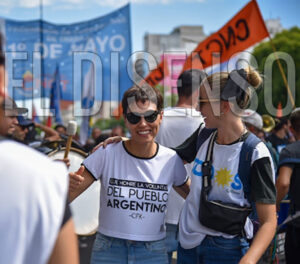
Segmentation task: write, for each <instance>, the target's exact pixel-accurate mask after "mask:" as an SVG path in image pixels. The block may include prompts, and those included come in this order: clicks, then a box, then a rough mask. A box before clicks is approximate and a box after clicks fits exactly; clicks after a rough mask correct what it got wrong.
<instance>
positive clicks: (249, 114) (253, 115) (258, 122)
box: [242, 109, 263, 129]
mask: <svg viewBox="0 0 300 264" xmlns="http://www.w3.org/2000/svg"><path fill="white" fill-rule="evenodd" d="M242 119H243V121H244V122H246V123H248V124H250V125H252V126H254V127H256V128H258V129H262V128H263V119H262V117H261V115H260V114H258V113H257V112H255V111H254V110H252V109H246V110H244V112H243V115H242Z"/></svg>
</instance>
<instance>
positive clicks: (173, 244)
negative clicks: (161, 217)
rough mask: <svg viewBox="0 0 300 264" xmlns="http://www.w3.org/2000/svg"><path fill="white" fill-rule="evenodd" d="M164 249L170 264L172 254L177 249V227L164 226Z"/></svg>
mask: <svg viewBox="0 0 300 264" xmlns="http://www.w3.org/2000/svg"><path fill="white" fill-rule="evenodd" d="M166 231H167V236H166V247H167V252H168V259H169V264H171V263H172V254H173V252H174V251H177V248H178V225H172V224H166Z"/></svg>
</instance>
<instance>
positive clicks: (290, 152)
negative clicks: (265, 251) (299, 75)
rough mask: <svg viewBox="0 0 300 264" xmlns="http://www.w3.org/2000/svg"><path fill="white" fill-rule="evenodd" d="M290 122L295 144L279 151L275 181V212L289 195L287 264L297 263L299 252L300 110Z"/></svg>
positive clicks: (286, 241) (295, 112) (297, 110)
mask: <svg viewBox="0 0 300 264" xmlns="http://www.w3.org/2000/svg"><path fill="white" fill-rule="evenodd" d="M290 122H291V131H292V133H293V134H294V136H295V139H296V142H294V143H291V144H289V145H287V146H286V147H285V148H284V149H283V150H282V151H281V153H280V157H279V165H278V178H277V181H276V188H277V201H276V204H277V210H278V211H279V209H280V202H281V201H282V199H283V198H284V197H285V196H286V195H287V194H288V193H289V196H290V200H291V202H290V208H289V215H290V218H291V219H292V218H294V220H292V221H289V222H288V224H287V225H286V236H285V247H284V248H285V259H286V263H287V264H290V263H298V261H299V250H300V217H299V215H300V192H299V190H300V178H299V176H300V108H296V109H295V110H294V111H293V112H292V114H291V116H290ZM296 215H298V217H296Z"/></svg>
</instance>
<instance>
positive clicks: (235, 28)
mask: <svg viewBox="0 0 300 264" xmlns="http://www.w3.org/2000/svg"><path fill="white" fill-rule="evenodd" d="M268 36H269V33H268V30H267V28H266V25H265V23H264V20H263V18H262V15H261V13H260V10H259V7H258V5H257V3H256V1H255V0H252V1H250V2H249V3H248V4H247V5H246V6H245V7H244V8H242V10H241V11H240V12H238V13H237V14H236V15H235V16H234V17H233V18H232V19H231V20H230V21H229V22H227V24H226V25H224V26H223V27H222V28H221V29H220V30H219V31H217V32H215V33H214V34H212V35H211V36H209V37H208V38H206V39H205V40H204V41H202V42H201V43H200V44H199V45H198V46H197V48H196V49H195V50H194V51H193V52H192V53H191V54H190V56H189V57H188V58H187V60H186V62H185V64H184V66H183V69H182V71H185V70H188V69H191V68H195V69H205V68H207V67H209V66H212V65H213V64H214V63H217V62H218V63H222V62H225V61H227V60H229V59H230V58H231V56H232V55H233V54H235V53H237V52H241V51H243V50H245V49H247V48H249V47H251V46H252V45H254V44H255V43H257V42H259V41H261V40H262V39H264V38H265V37H268ZM213 53H215V54H213ZM217 54H218V55H217ZM213 56H220V57H219V58H218V59H217V60H215V62H213ZM165 70H167V72H164V71H165ZM167 74H169V69H168V67H166V66H164V62H162V63H160V64H159V66H158V67H157V68H156V69H155V70H153V71H151V72H150V74H149V75H148V76H147V77H146V78H145V80H146V82H148V83H149V84H151V85H153V86H154V85H156V84H158V83H159V82H160V81H161V80H162V79H163V78H164V76H167Z"/></svg>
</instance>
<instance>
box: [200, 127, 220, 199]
mask: <svg viewBox="0 0 300 264" xmlns="http://www.w3.org/2000/svg"><path fill="white" fill-rule="evenodd" d="M216 136H217V130H214V131H213V134H212V136H211V138H210V141H209V143H208V146H207V152H206V158H205V161H204V162H203V164H202V191H203V192H204V193H205V194H208V192H209V191H210V189H211V171H212V156H213V149H214V143H215V139H216Z"/></svg>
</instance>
